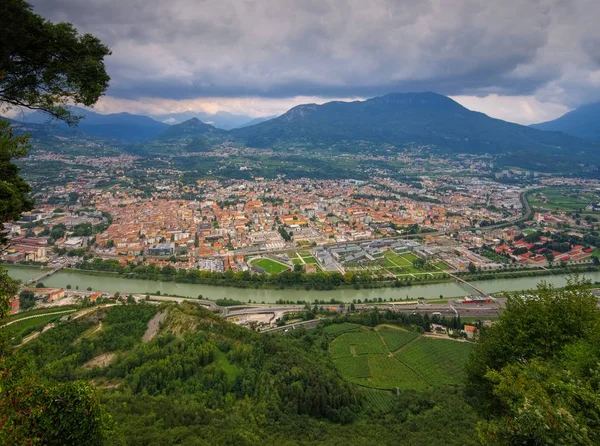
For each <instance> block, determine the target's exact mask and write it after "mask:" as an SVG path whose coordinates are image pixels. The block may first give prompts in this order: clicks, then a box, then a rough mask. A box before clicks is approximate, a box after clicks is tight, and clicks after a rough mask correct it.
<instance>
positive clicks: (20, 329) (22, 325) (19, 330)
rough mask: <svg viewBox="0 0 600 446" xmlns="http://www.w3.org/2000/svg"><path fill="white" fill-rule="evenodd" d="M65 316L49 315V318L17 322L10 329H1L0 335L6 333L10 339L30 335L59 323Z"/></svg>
mask: <svg viewBox="0 0 600 446" xmlns="http://www.w3.org/2000/svg"><path fill="white" fill-rule="evenodd" d="M63 316H64V315H63V314H49V315H47V316H40V317H34V318H32V319H26V320H24V321H19V322H15V323H14V324H11V325H9V326H8V327H4V328H0V333H6V334H7V335H8V336H9V337H13V336H18V335H24V334H29V333H31V332H34V331H37V330H40V329H42V328H43V327H44V326H45V325H46V324H49V323H50V322H54V321H57V320H58V319H60V318H61V317H63Z"/></svg>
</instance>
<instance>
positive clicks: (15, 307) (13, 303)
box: [8, 295, 20, 314]
mask: <svg viewBox="0 0 600 446" xmlns="http://www.w3.org/2000/svg"><path fill="white" fill-rule="evenodd" d="M9 303H10V310H9V312H8V314H15V313H18V312H19V306H20V300H19V296H18V295H17V296H14V297H13V298H12V299H9Z"/></svg>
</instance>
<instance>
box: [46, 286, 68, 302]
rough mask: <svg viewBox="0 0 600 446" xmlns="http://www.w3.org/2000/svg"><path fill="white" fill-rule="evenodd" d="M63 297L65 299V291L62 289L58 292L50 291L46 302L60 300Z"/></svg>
mask: <svg viewBox="0 0 600 446" xmlns="http://www.w3.org/2000/svg"><path fill="white" fill-rule="evenodd" d="M63 297H65V290H63V289H62V288H61V289H60V290H52V291H50V294H48V300H49V301H50V302H52V301H54V300H56V299H62V298H63Z"/></svg>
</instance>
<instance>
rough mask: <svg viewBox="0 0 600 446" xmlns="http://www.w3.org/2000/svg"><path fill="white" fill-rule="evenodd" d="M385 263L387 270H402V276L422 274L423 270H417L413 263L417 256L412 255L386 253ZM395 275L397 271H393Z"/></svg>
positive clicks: (384, 255)
mask: <svg viewBox="0 0 600 446" xmlns="http://www.w3.org/2000/svg"><path fill="white" fill-rule="evenodd" d="M383 257H384V258H383V262H384V266H385V267H386V268H388V267H390V268H401V272H400V274H413V273H422V272H424V271H423V270H420V269H418V268H415V267H414V266H413V262H414V261H415V260H416V259H417V256H415V255H414V254H411V253H405V254H401V255H398V254H396V253H395V252H392V251H386V252H384V254H383ZM393 272H394V273H395V271H393Z"/></svg>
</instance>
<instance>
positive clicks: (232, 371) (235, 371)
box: [215, 349, 241, 382]
mask: <svg viewBox="0 0 600 446" xmlns="http://www.w3.org/2000/svg"><path fill="white" fill-rule="evenodd" d="M215 364H216V365H218V366H219V367H221V368H222V369H223V370H224V371H225V373H226V374H227V377H228V378H229V381H230V382H235V379H236V378H237V376H238V375H239V374H240V371H241V370H240V369H239V367H238V366H236V365H235V364H232V363H231V362H229V359H227V355H226V354H225V353H223V352H222V351H221V350H217V349H216V351H215Z"/></svg>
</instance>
